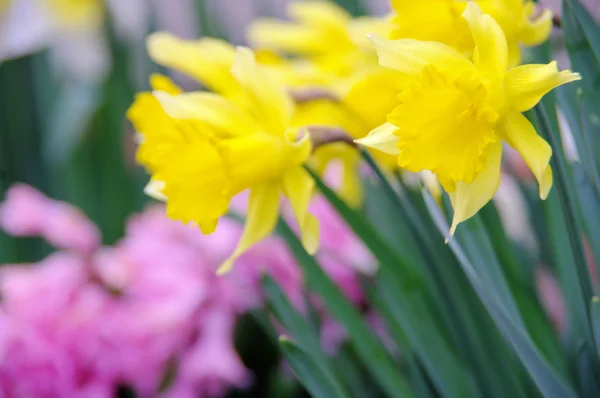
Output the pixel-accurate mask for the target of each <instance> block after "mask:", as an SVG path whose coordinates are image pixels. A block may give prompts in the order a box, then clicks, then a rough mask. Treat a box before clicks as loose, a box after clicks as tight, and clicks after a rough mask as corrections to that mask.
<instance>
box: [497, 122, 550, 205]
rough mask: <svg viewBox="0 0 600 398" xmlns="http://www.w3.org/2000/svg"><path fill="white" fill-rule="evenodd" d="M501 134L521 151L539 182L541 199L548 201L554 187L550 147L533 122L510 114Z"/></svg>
mask: <svg viewBox="0 0 600 398" xmlns="http://www.w3.org/2000/svg"><path fill="white" fill-rule="evenodd" d="M501 134H502V136H503V138H504V139H505V140H506V142H508V144H509V145H510V146H512V147H513V148H515V149H516V150H517V151H519V153H520V154H521V156H522V157H523V159H524V160H525V163H527V166H529V169H530V170H531V172H532V173H533V175H534V176H535V178H536V179H537V180H538V184H539V194H540V198H542V199H546V197H547V196H548V192H549V191H550V188H551V187H552V170H551V169H550V157H551V156H552V148H551V147H550V145H549V144H548V143H547V142H546V141H545V140H544V139H543V138H542V137H540V136H539V135H538V134H537V133H536V131H535V128H534V127H533V125H532V124H531V122H530V121H529V120H527V118H526V117H525V116H523V115H522V114H520V113H518V112H510V113H509V114H508V115H507V116H506V117H505V119H504V122H503V124H502V129H501Z"/></svg>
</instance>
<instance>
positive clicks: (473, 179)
mask: <svg viewBox="0 0 600 398" xmlns="http://www.w3.org/2000/svg"><path fill="white" fill-rule="evenodd" d="M391 5H392V7H393V10H394V11H393V13H392V14H391V15H389V16H386V17H383V18H372V17H368V18H367V17H364V18H352V17H351V16H350V15H349V14H347V13H346V12H345V11H343V10H342V9H340V8H339V7H337V6H335V5H333V4H332V3H329V2H325V1H306V2H298V3H293V4H292V5H291V6H290V7H289V16H290V18H291V20H290V21H280V20H272V19H261V20H258V21H256V22H255V23H254V24H253V25H252V26H251V27H250V28H249V34H248V36H249V41H250V43H251V44H252V45H253V46H255V47H256V48H255V51H252V50H250V49H249V48H246V47H238V48H235V47H234V46H232V45H230V44H228V43H226V42H224V41H220V40H216V39H210V38H203V39H200V40H197V41H185V40H180V39H178V38H176V37H174V36H172V35H170V34H166V33H156V34H154V35H152V36H150V38H149V39H148V50H149V54H150V56H151V58H152V59H153V60H154V61H155V62H157V63H159V64H161V65H163V66H166V67H169V68H173V69H176V70H178V71H180V72H183V73H185V74H187V75H189V76H191V77H193V78H195V79H196V80H197V81H198V82H199V83H200V84H201V85H202V86H204V87H206V88H207V89H208V90H209V91H197V92H183V91H182V90H181V89H180V88H179V87H177V86H176V85H175V84H174V83H173V82H172V81H170V80H169V79H168V78H166V77H164V76H158V75H157V76H153V77H152V79H151V83H152V91H151V92H145V93H141V94H139V95H138V97H137V98H136V100H135V103H134V104H133V105H132V107H131V109H130V111H129V118H130V120H131V121H132V122H133V123H134V125H135V127H136V130H137V131H138V133H139V134H138V137H139V149H138V153H137V158H138V161H139V162H140V163H141V164H142V165H144V166H145V167H146V169H147V170H148V172H149V173H150V174H151V176H152V177H151V181H150V183H149V185H148V186H147V192H148V193H149V194H150V195H152V196H153V197H155V198H159V199H161V200H164V201H165V202H166V205H167V213H168V215H169V216H170V217H171V218H174V219H177V220H181V221H183V222H185V223H190V222H191V223H195V224H197V225H198V226H199V228H200V229H201V230H202V232H204V233H211V232H212V231H214V229H215V227H216V225H217V222H218V220H219V219H220V218H221V217H223V216H225V215H226V214H227V213H228V209H229V204H230V202H231V200H232V198H233V197H234V196H236V195H237V194H239V193H241V192H243V191H246V190H249V192H250V195H249V202H248V210H247V218H246V225H245V230H244V233H243V235H242V237H241V239H240V242H239V244H238V247H237V249H236V250H235V251H234V253H232V255H231V257H230V258H229V259H228V260H227V261H226V262H225V263H224V264H223V266H222V267H221V271H226V270H228V269H229V268H230V267H231V265H232V264H233V262H234V261H235V260H236V258H238V257H239V256H240V255H241V254H243V253H244V252H245V251H246V250H247V249H248V248H249V247H251V246H252V245H253V244H255V243H257V242H258V241H260V240H261V239H263V238H265V237H266V236H267V235H269V234H270V233H271V232H272V230H273V229H274V227H275V224H276V222H277V219H278V216H279V209H280V196H285V197H286V198H287V200H288V201H289V203H290V205H291V207H292V209H293V211H294V215H295V218H296V220H297V223H298V226H299V230H300V233H301V235H302V241H303V243H304V245H305V247H306V248H307V250H308V251H309V252H311V253H313V252H314V251H315V250H316V249H317V246H318V225H317V223H316V221H315V219H314V217H312V216H311V215H310V214H309V213H308V207H309V202H310V200H311V196H312V195H313V190H314V184H313V181H312V179H311V177H310V175H309V174H308V173H307V171H306V170H305V169H304V166H305V165H309V166H310V167H313V168H314V169H315V170H317V171H318V172H320V173H323V172H324V171H325V168H326V167H327V165H328V164H329V162H330V161H331V160H338V161H340V162H341V163H342V165H343V170H344V173H343V175H344V177H343V183H342V184H341V188H340V189H341V195H342V197H343V198H345V199H346V200H347V201H348V202H349V203H350V204H351V205H353V206H360V197H361V188H360V177H359V175H358V166H359V160H360V157H359V155H358V153H357V151H356V148H354V147H352V146H350V145H347V143H343V142H328V143H327V144H326V145H321V144H322V142H320V141H319V140H317V139H316V136H317V133H322V132H323V131H325V132H328V131H329V132H331V131H338V132H339V131H343V132H344V134H347V135H348V137H351V139H354V140H356V142H358V143H359V144H362V145H364V146H366V147H369V150H372V151H373V154H375V155H376V156H375V158H376V160H377V161H378V162H379V163H380V164H381V165H382V166H383V167H384V168H385V169H393V168H401V169H405V170H408V171H411V172H427V173H428V174H427V175H428V177H427V180H428V181H430V180H431V178H432V177H431V176H432V175H433V176H435V177H436V178H437V180H438V181H439V183H440V184H441V186H442V187H443V188H444V190H445V191H446V192H447V193H448V194H449V196H450V198H451V201H452V204H453V206H454V212H455V213H454V220H453V224H452V227H451V233H453V232H454V230H455V229H456V226H457V225H458V224H459V223H460V222H462V221H464V220H466V219H468V218H469V217H471V216H472V215H474V214H475V213H476V212H477V211H478V210H479V209H480V208H481V207H483V206H484V205H485V203H487V202H488V201H489V200H490V199H491V198H492V197H493V196H494V194H495V192H496V190H497V188H498V185H499V181H500V161H501V157H502V144H503V142H506V143H508V144H509V145H510V146H512V147H514V148H515V149H517V150H518V151H519V152H520V153H521V155H522V156H523V158H524V159H525V161H526V163H527V164H528V166H529V167H530V169H531V170H532V172H533V174H534V175H535V176H536V178H537V180H538V182H539V194H540V197H541V198H542V199H543V198H545V197H546V196H547V195H548V192H549V190H550V188H551V185H552V171H551V169H550V166H549V160H550V156H551V154H552V149H551V148H550V146H549V145H548V144H547V143H546V142H545V141H544V140H543V139H542V138H541V137H539V136H538V135H537V133H536V131H535V129H534V127H533V126H532V125H531V123H530V122H529V121H528V120H527V119H526V118H525V116H523V114H522V112H524V111H527V110H528V109H531V108H532V107H533V106H534V105H535V104H536V103H537V102H538V101H539V100H540V99H541V97H542V96H543V95H544V94H546V93H547V92H548V91H550V90H552V89H553V88H555V87H556V86H559V85H561V84H564V83H568V82H570V81H573V80H577V79H579V75H577V74H576V73H571V72H569V71H563V72H560V71H558V69H557V66H556V63H555V62H553V63H550V64H548V65H520V66H518V64H519V63H520V61H521V52H520V45H521V44H523V45H535V44H539V43H541V42H543V41H544V40H546V39H547V37H548V35H549V34H550V30H551V24H552V22H551V18H552V15H551V13H550V12H549V11H541V12H539V13H538V12H537V10H536V9H535V8H534V3H533V2H532V1H529V0H508V1H505V0H478V1H460V0H419V1H415V0H392V4H391ZM317 141H319V142H320V143H319V144H318V145H317V144H315V143H316V142H317ZM321 141H322V140H321ZM326 141H327V140H326ZM333 141H335V140H333ZM346 141H348V140H346Z"/></svg>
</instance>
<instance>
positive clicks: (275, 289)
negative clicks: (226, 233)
mask: <svg viewBox="0 0 600 398" xmlns="http://www.w3.org/2000/svg"><path fill="white" fill-rule="evenodd" d="M263 287H264V289H265V293H266V295H267V298H268V300H269V303H270V304H271V306H272V309H273V311H274V312H275V315H277V318H279V320H280V321H281V323H282V324H283V326H284V327H285V328H286V330H287V331H288V333H290V334H291V335H292V337H293V338H294V339H295V340H296V341H297V342H298V344H300V345H301V346H302V348H303V349H304V350H305V351H306V353H307V354H308V355H310V357H311V359H312V360H313V361H314V362H315V363H316V364H317V365H318V366H319V370H320V371H321V372H322V373H323V377H326V378H328V379H329V383H330V384H333V385H335V386H336V388H337V389H338V390H339V391H343V388H342V386H341V385H340V383H339V381H338V380H337V379H336V376H335V374H334V372H333V370H332V369H331V367H330V365H329V363H328V360H327V357H326V356H325V354H324V353H323V350H322V349H321V344H320V341H319V336H318V334H317V330H316V329H315V328H314V327H313V325H312V324H310V323H309V321H308V320H307V319H305V318H304V317H303V316H302V315H300V314H299V313H298V312H297V311H296V310H295V309H294V307H292V305H291V304H290V302H289V301H288V299H287V298H286V296H285V294H284V293H283V291H282V290H281V288H280V287H279V286H278V285H277V283H276V282H275V281H274V280H273V278H271V277H270V276H269V275H265V276H264V278H263ZM344 396H346V394H345V393H344Z"/></svg>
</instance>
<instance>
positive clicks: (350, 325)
mask: <svg viewBox="0 0 600 398" xmlns="http://www.w3.org/2000/svg"><path fill="white" fill-rule="evenodd" d="M278 231H279V232H280V234H281V235H282V236H283V238H284V239H285V240H286V242H287V244H288V246H289V248H290V249H291V251H292V253H293V254H294V256H295V257H296V260H297V261H298V263H299V265H300V266H301V267H302V270H303V271H304V276H305V278H306V283H307V285H308V287H309V288H310V289H311V290H312V291H314V292H315V293H317V294H318V295H319V296H320V297H321V299H322V300H323V302H324V304H325V306H326V307H327V309H328V310H329V312H330V314H331V315H332V316H333V317H334V318H335V319H336V320H338V321H339V322H340V323H341V324H342V325H344V327H345V328H346V331H347V332H348V335H349V337H350V341H351V343H352V345H353V347H354V348H355V350H356V353H357V355H358V356H359V357H360V358H361V360H362V361H363V362H364V363H365V366H366V367H367V369H368V370H369V371H370V372H371V374H372V376H373V378H374V379H375V380H376V381H377V382H378V383H379V385H380V386H381V387H382V389H383V390H384V391H385V392H386V394H387V395H388V396H391V397H411V396H412V392H411V391H410V389H409V387H408V383H407V381H406V379H405V377H404V376H403V375H402V374H401V373H400V372H399V370H398V369H397V367H396V365H395V363H394V361H393V360H392V358H391V357H390V355H389V353H388V352H387V350H386V348H385V347H384V345H383V344H382V342H381V341H380V340H379V339H378V338H377V337H376V336H375V334H374V332H373V330H372V329H371V328H370V327H369V326H367V324H366V322H365V320H364V319H363V317H362V315H361V314H360V313H359V312H358V311H357V309H356V308H355V307H354V306H353V305H352V304H351V303H350V302H349V301H348V300H347V299H346V297H345V296H344V295H343V294H342V292H340V290H339V288H338V287H337V286H336V285H335V283H333V282H332V281H331V279H329V278H328V277H327V275H326V274H325V273H324V271H323V270H322V269H321V267H320V266H319V264H317V262H316V261H315V259H314V258H313V257H312V256H310V255H309V254H308V253H307V252H306V250H305V249H304V247H303V246H302V243H301V242H300V241H299V240H298V237H297V236H296V235H295V234H294V232H293V231H292V230H291V229H290V228H289V226H288V225H287V224H286V223H285V222H280V225H279V226H278Z"/></svg>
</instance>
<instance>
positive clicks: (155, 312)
mask: <svg viewBox="0 0 600 398" xmlns="http://www.w3.org/2000/svg"><path fill="white" fill-rule="evenodd" d="M313 212H314V214H316V216H317V217H318V218H319V219H320V221H321V231H322V233H321V249H320V251H319V253H318V255H317V258H318V260H319V261H320V263H321V264H322V266H323V268H324V270H325V272H326V273H327V274H328V275H329V276H330V277H331V278H332V280H334V281H335V282H336V283H337V284H338V286H339V287H340V289H341V290H342V291H343V292H344V294H345V295H346V296H347V297H348V299H349V300H350V301H351V302H353V303H354V304H356V305H361V304H362V303H363V301H364V297H363V294H362V290H361V288H360V284H359V281H358V274H357V272H356V270H357V269H358V270H361V269H362V270H369V272H371V271H372V270H373V269H374V268H373V265H374V264H375V263H374V261H373V259H372V258H371V256H370V255H369V253H368V252H367V251H366V250H365V248H364V247H362V244H361V243H360V241H358V239H357V238H356V237H355V236H354V235H352V233H351V232H350V231H349V230H348V228H347V227H346V226H345V225H344V224H343V222H342V221H341V220H340V219H339V218H337V217H336V216H333V215H332V210H331V209H330V208H329V206H328V205H327V204H325V202H323V200H322V199H319V200H317V201H316V203H315V204H314V206H313ZM0 226H2V228H3V229H4V230H5V231H6V232H8V233H9V234H13V235H16V236H35V235H39V236H42V237H44V238H45V239H46V240H47V241H48V242H49V243H51V244H53V245H54V246H56V247H57V248H59V249H62V251H57V252H55V253H53V254H51V255H50V256H48V257H47V258H45V259H43V260H42V261H40V262H39V263H37V264H30V265H18V266H17V265H14V266H5V267H2V268H0V294H1V295H2V298H3V301H2V303H1V307H0V395H1V396H6V397H21V396H26V397H30V396H31V397H42V398H45V397H49V398H52V397H98V398H102V397H112V396H114V394H115V391H116V390H117V389H118V388H119V387H120V386H128V387H130V388H132V389H134V390H135V391H136V392H137V394H138V395H139V396H142V397H153V396H164V397H188V396H189V397H198V396H200V397H203V396H207V397H214V396H223V395H224V394H225V393H226V392H227V391H228V390H229V389H231V388H244V387H247V386H249V385H250V384H251V383H252V375H251V374H250V372H249V371H248V369H246V368H245V366H244V365H243V363H242V362H241V360H240V358H239V357H238V355H237V353H236V351H235V348H234V346H233V334H234V328H235V324H236V320H237V318H238V317H239V316H240V315H241V314H243V313H245V312H248V311H252V310H255V309H257V308H260V307H262V305H263V304H264V295H263V292H262V288H261V286H262V285H261V280H262V277H263V274H264V273H269V274H270V275H271V276H272V277H273V279H274V280H275V281H276V282H277V283H278V284H279V285H280V286H281V288H282V289H283V290H284V292H285V293H286V295H287V296H288V298H289V300H290V302H291V303H292V304H293V305H294V306H295V307H296V308H297V309H298V310H299V311H301V312H306V310H307V307H306V304H307V303H305V297H306V286H305V283H304V280H303V277H302V272H301V270H300V268H299V267H298V266H297V264H296V263H295V261H294V259H293V256H292V255H291V254H290V252H289V251H288V250H287V248H286V246H285V244H284V242H283V241H282V239H281V238H279V237H277V236H273V237H270V238H268V239H266V240H265V241H263V242H262V243H260V244H259V245H257V246H256V247H254V248H253V249H252V250H250V251H249V252H248V253H246V254H245V255H244V256H242V257H241V258H240V259H239V260H238V261H237V263H236V266H235V267H234V269H233V271H232V272H230V273H229V274H227V275H225V276H222V277H218V276H217V275H216V272H215V271H216V269H217V268H218V266H219V264H220V263H221V262H222V261H223V260H224V259H225V258H226V257H227V256H228V254H229V253H231V251H232V250H233V249H234V247H235V244H236V242H237V240H238V238H239V236H240V234H241V230H242V225H241V224H240V223H238V222H236V221H233V220H227V219H225V220H222V221H221V222H220V224H219V227H218V228H217V231H216V232H215V233H214V234H212V235H209V236H204V235H202V234H201V233H200V232H199V231H198V230H197V228H195V227H193V226H184V225H182V224H180V223H177V222H174V221H171V220H169V219H167V218H166V217H165V215H164V208H162V207H161V206H156V207H151V208H149V209H147V210H146V211H145V212H143V213H142V214H138V215H135V216H133V217H132V218H131V219H130V221H129V222H128V224H127V228H126V236H125V237H124V238H123V239H122V240H121V241H120V242H118V243H117V244H116V245H115V246H113V247H100V245H99V241H100V234H99V232H98V230H97V228H96V226H94V225H93V224H92V223H91V222H90V221H89V220H88V219H87V218H86V217H85V216H84V215H83V214H81V213H80V212H79V211H78V210H77V209H75V208H73V207H71V206H69V205H67V204H65V203H62V202H58V201H54V200H51V199H48V198H46V197H45V196H44V195H43V194H41V193H39V192H38V191H36V190H35V189H33V188H31V187H28V186H25V185H17V186H15V187H13V188H11V189H10V190H9V191H8V192H7V195H6V200H5V202H4V203H3V204H2V205H0ZM309 298H310V304H311V305H312V306H313V307H314V308H315V309H316V310H317V312H318V313H319V314H320V315H321V317H322V318H323V325H324V327H323V329H322V331H321V339H322V342H323V345H324V349H325V350H326V352H328V353H334V352H335V351H336V350H337V347H338V346H339V344H340V343H341V342H342V341H343V340H344V339H345V332H344V329H343V327H341V326H340V325H339V324H337V323H336V322H335V321H334V320H333V319H331V318H330V317H329V316H328V314H327V311H326V309H325V307H324V306H323V304H322V303H321V302H320V301H319V300H318V298H317V297H314V296H310V297H309ZM169 369H176V372H175V374H174V377H173V378H172V382H171V384H170V385H168V386H166V387H165V388H164V389H163V390H161V391H159V387H160V384H161V381H162V380H163V379H164V378H165V375H166V374H167V372H168V371H169ZM163 387H164V386H163Z"/></svg>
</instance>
